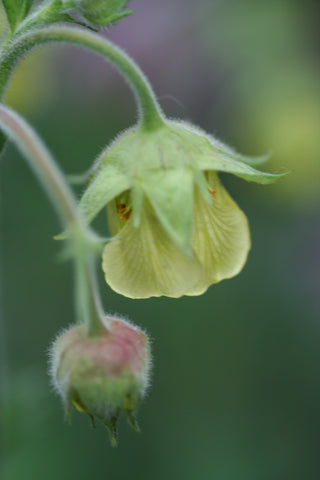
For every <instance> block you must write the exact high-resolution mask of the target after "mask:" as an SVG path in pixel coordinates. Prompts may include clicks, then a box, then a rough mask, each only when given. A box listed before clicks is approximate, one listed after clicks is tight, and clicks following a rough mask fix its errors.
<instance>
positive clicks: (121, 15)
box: [106, 10, 134, 25]
mask: <svg viewBox="0 0 320 480" xmlns="http://www.w3.org/2000/svg"><path fill="white" fill-rule="evenodd" d="M133 13H134V11H133V10H125V11H124V12H121V13H115V14H114V15H112V16H111V17H109V18H108V20H107V22H106V25H109V24H111V23H115V22H117V21H118V20H121V19H122V18H125V17H128V16H129V15H132V14H133Z"/></svg>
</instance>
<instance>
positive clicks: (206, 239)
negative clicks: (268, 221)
mask: <svg viewBox="0 0 320 480" xmlns="http://www.w3.org/2000/svg"><path fill="white" fill-rule="evenodd" d="M208 183H209V187H210V188H211V189H214V190H212V193H213V197H214V196H215V198H213V199H212V202H211V203H208V202H207V201H206V200H205V199H203V197H202V196H201V194H200V193H199V192H197V193H196V198H195V209H194V219H193V232H192V241H191V244H192V248H193V250H194V252H195V253H196V255H197V257H198V258H199V260H200V262H201V264H202V265H203V269H204V271H203V276H202V278H201V280H200V281H199V282H198V283H196V284H195V285H194V286H193V288H192V289H190V290H189V291H188V292H187V293H186V295H200V294H201V293H203V292H205V291H206V290H207V288H208V287H209V286H210V285H211V284H213V283H217V282H220V281H221V280H223V279H226V278H231V277H234V276H235V275H237V274H238V273H239V272H240V271H241V270H242V268H243V266H244V264H245V262H246V259H247V256H248V252H249V250H250V232H249V226H248V221H247V217H246V216H245V214H244V213H243V212H242V210H240V208H239V207H238V205H237V204H236V203H235V202H234V201H233V200H232V198H231V197H230V195H229V194H228V192H227V191H226V190H225V188H224V187H223V186H222V184H221V182H220V180H219V178H218V175H217V174H216V173H213V172H210V173H209V174H208Z"/></svg>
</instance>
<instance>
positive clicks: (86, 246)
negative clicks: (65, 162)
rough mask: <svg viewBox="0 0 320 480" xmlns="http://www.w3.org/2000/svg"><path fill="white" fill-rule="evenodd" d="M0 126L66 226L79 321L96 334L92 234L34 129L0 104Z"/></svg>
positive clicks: (99, 316) (98, 314) (100, 322)
mask: <svg viewBox="0 0 320 480" xmlns="http://www.w3.org/2000/svg"><path fill="white" fill-rule="evenodd" d="M0 127H1V129H2V130H3V131H4V132H5V133H6V134H7V135H8V136H9V137H10V138H11V139H12V140H13V141H14V143H15V144H16V145H17V147H18V148H19V150H20V151H21V153H22V154H23V155H24V156H25V157H26V159H27V160H28V161H29V164H30V166H31V168H32V169H33V170H34V172H35V174H36V175H37V176H38V178H39V180H40V181H41V183H42V185H43V187H44V189H45V191H46V192H47V194H48V195H49V197H50V199H51V201H52V203H53V205H54V206H55V208H56V210H57V212H58V213H59V214H60V216H61V218H62V220H63V222H64V224H65V226H66V227H67V229H68V233H69V236H70V242H71V245H70V250H71V252H72V254H73V255H74V257H75V264H76V278H77V284H76V286H77V288H76V307H77V315H78V320H79V321H80V322H84V323H86V325H88V332H89V335H95V334H96V333H98V331H100V330H102V329H105V328H106V327H107V325H105V320H104V318H103V311H102V308H101V302H100V297H99V295H98V289H97V284H96V278H95V268H94V250H93V249H94V247H95V248H96V245H94V242H95V239H94V236H93V233H92V232H91V230H90V229H89V227H87V226H86V225H85V224H84V223H83V222H82V219H81V217H80V216H79V214H78V210H77V206H76V202H75V199H74V196H73V194H72V192H71V190H70V188H69V187H68V185H67V183H66V182H65V181H64V177H63V174H62V173H61V172H60V170H59V168H58V167H57V165H56V163H55V161H54V159H53V157H52V155H51V154H50V152H49V151H48V149H47V148H46V146H45V145H44V144H43V142H42V141H41V139H40V138H39V137H38V135H37V134H36V132H35V131H34V130H33V129H32V128H31V127H30V126H29V125H28V124H27V123H26V121H25V120H24V119H22V118H21V117H20V116H19V115H18V114H17V113H16V112H14V111H12V110H11V109H9V108H7V107H4V106H3V105H0Z"/></svg>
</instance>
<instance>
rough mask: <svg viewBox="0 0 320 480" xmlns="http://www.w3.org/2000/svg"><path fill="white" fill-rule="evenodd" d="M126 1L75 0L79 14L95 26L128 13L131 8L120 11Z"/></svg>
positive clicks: (105, 23) (108, 22)
mask: <svg viewBox="0 0 320 480" xmlns="http://www.w3.org/2000/svg"><path fill="white" fill-rule="evenodd" d="M127 3H128V0H75V5H76V7H77V10H78V12H79V13H80V15H82V17H83V18H84V19H85V20H87V21H88V22H89V23H91V24H92V25H95V26H97V27H102V26H103V25H108V24H110V23H112V22H115V21H116V20H120V18H122V17H125V16H127V15H130V14H131V13H132V11H131V10H125V11H124V12H120V10H121V9H122V8H123V7H124V6H125V5H126V4H127Z"/></svg>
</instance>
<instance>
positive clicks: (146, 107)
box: [0, 26, 164, 130]
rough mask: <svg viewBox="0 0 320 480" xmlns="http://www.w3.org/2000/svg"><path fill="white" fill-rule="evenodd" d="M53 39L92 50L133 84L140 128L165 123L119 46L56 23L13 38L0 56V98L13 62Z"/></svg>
mask: <svg viewBox="0 0 320 480" xmlns="http://www.w3.org/2000/svg"><path fill="white" fill-rule="evenodd" d="M52 42H63V43H70V44H73V45H79V46H81V47H83V48H85V49H87V50H91V51H92V52H94V53H96V54H97V55H100V56H102V57H103V58H105V59H106V60H108V61H110V62H111V63H112V64H113V65H114V66H115V67H116V68H117V69H118V70H119V71H120V73H122V75H123V76H124V78H125V79H126V80H127V82H128V83H129V85H130V87H131V88H132V90H133V92H134V94H135V97H136V101H137V104H138V108H139V112H140V125H141V128H143V129H146V130H153V129H156V128H159V127H161V126H162V125H163V124H164V117H163V114H162V111H161V108H160V106H159V104H158V102H157V100H156V98H155V95H154V93H153V90H152V88H151V86H150V83H149V82H148V80H147V78H146V77H145V75H144V73H143V72H142V71H141V70H140V68H139V67H138V66H137V65H136V64H135V63H134V62H133V60H132V59H131V58H130V57H129V56H128V55H127V54H126V53H125V52H124V51H122V50H121V49H120V48H119V47H117V46H116V45H114V44H113V43H112V42H110V41H109V40H106V39H105V38H103V37H101V36H100V35H97V34H96V33H93V32H89V31H86V30H85V29H83V28H81V27H68V26H57V27H55V26H54V27H49V28H42V29H38V30H34V31H30V32H28V33H25V34H24V35H22V36H20V37H18V38H16V39H15V40H13V41H12V42H11V43H10V44H9V45H8V47H7V48H6V51H5V52H4V54H3V56H2V58H1V59H0V98H1V97H2V96H3V93H4V90H5V87H6V85H7V82H8V79H9V77H10V75H11V72H12V70H13V68H14V66H15V65H16V63H17V62H18V61H19V59H21V58H22V57H23V56H24V55H25V54H26V53H27V52H29V51H30V50H32V49H33V48H34V47H36V46H38V45H41V44H45V43H52Z"/></svg>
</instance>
